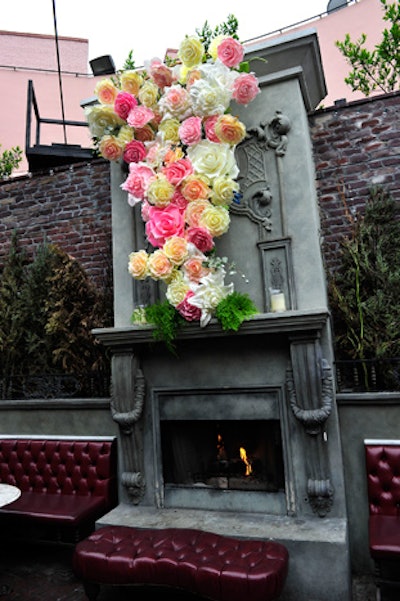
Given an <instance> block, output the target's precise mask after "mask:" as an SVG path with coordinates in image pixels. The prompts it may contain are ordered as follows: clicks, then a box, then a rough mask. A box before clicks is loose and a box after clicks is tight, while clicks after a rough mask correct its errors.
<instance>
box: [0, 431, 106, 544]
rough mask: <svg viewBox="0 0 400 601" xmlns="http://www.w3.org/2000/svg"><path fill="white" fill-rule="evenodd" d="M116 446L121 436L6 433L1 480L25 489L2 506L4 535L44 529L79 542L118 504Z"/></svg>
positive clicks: (0, 446)
mask: <svg viewBox="0 0 400 601" xmlns="http://www.w3.org/2000/svg"><path fill="white" fill-rule="evenodd" d="M116 445H117V441H116V438H115V437H98V438H91V437H74V438H71V437H55V436H48V437H43V436H40V437H37V436H33V437H26V436H25V437H19V436H0V482H3V483H6V484H12V485H14V486H17V487H19V488H20V489H21V491H22V493H21V496H20V497H19V499H17V500H16V501H14V502H13V503H11V504H9V505H6V506H4V507H2V508H0V528H1V531H2V538H4V536H5V534H6V531H8V532H9V534H10V536H12V537H13V538H24V534H25V535H27V536H25V538H28V537H29V535H28V532H29V531H41V534H40V536H42V532H46V533H49V532H51V533H54V532H56V534H55V536H56V538H58V539H59V540H60V542H62V540H61V539H62V538H63V536H66V537H67V538H68V537H69V538H70V541H66V542H76V541H77V540H79V539H80V538H83V537H84V536H87V534H89V533H90V532H93V530H94V528H95V521H96V520H97V519H99V518H100V517H101V516H102V515H104V514H105V513H107V512H108V511H109V510H111V509H112V508H113V507H115V506H116V504H117V447H116ZM46 533H45V534H43V538H47V534H46Z"/></svg>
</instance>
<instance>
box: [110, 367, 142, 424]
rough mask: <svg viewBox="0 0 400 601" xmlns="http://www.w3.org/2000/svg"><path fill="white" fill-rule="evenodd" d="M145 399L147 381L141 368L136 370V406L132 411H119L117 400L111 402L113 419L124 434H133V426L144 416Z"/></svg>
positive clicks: (134, 396)
mask: <svg viewBox="0 0 400 601" xmlns="http://www.w3.org/2000/svg"><path fill="white" fill-rule="evenodd" d="M144 397H145V380H144V375H143V372H142V370H141V369H140V368H138V369H137V370H136V377H135V388H134V395H133V398H134V406H133V409H132V410H131V411H125V412H122V411H117V410H116V408H115V400H114V399H113V400H112V401H111V415H112V418H113V420H114V421H115V422H117V424H118V425H119V427H120V428H121V430H122V432H123V433H124V434H131V432H132V429H133V424H134V423H135V422H137V421H138V419H139V418H140V416H141V415H142V411H143V405H144Z"/></svg>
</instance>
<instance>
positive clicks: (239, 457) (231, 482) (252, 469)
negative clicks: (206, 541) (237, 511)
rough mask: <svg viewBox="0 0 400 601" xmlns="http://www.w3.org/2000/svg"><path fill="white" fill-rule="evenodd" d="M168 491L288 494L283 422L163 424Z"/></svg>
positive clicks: (165, 476)
mask: <svg viewBox="0 0 400 601" xmlns="http://www.w3.org/2000/svg"><path fill="white" fill-rule="evenodd" d="M161 450H162V472H163V480H164V486H165V487H166V488H168V487H182V488H185V487H186V488H209V489H224V490H226V489H228V490H242V491H264V492H279V491H283V490H284V486H285V484H284V462H283V452H282V441H281V431H280V422H279V420H257V421H255V420H218V421H215V420H162V421H161Z"/></svg>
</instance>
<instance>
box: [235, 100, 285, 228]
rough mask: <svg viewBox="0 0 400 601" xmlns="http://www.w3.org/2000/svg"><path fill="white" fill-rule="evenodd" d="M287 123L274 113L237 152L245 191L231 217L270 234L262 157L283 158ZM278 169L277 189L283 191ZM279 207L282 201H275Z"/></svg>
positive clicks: (269, 204) (267, 183)
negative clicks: (271, 153) (270, 153)
mask: <svg viewBox="0 0 400 601" xmlns="http://www.w3.org/2000/svg"><path fill="white" fill-rule="evenodd" d="M289 130H290V120H289V118H288V117H286V116H285V115H283V114H282V113H281V112H280V111H276V113H275V117H274V118H273V119H272V120H271V121H269V122H268V121H261V122H260V125H258V126H257V127H253V128H249V129H248V131H247V133H246V138H245V140H244V141H243V142H242V143H241V144H239V146H238V147H237V149H236V159H237V163H238V167H239V171H240V175H239V179H238V181H239V183H240V188H241V189H242V190H244V194H243V198H242V200H241V202H240V203H239V204H235V203H232V205H231V211H232V213H234V214H239V215H240V214H244V215H246V216H247V217H249V219H251V220H252V221H253V222H255V223H257V224H260V225H261V226H262V227H263V228H264V229H265V230H266V231H267V232H270V231H272V229H273V224H272V208H271V207H272V202H273V201H274V197H273V194H272V191H271V188H270V181H269V177H268V169H267V164H266V157H265V154H266V152H267V151H270V150H271V149H272V150H275V155H276V156H277V157H282V156H283V155H284V154H285V152H286V148H287V144H288V135H287V134H288V132H289ZM281 175H282V174H281V173H280V169H278V180H279V189H280V190H281V189H282V182H281V181H280V179H281ZM275 201H276V202H278V203H282V202H283V199H282V198H277V199H275Z"/></svg>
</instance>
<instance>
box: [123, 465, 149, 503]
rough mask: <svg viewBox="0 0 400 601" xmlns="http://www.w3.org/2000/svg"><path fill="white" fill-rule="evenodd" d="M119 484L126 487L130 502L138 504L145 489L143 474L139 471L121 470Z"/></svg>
mask: <svg viewBox="0 0 400 601" xmlns="http://www.w3.org/2000/svg"><path fill="white" fill-rule="evenodd" d="M121 484H122V486H124V487H125V488H126V491H127V493H128V497H129V500H130V502H131V503H133V505H138V504H139V503H140V501H141V499H142V498H143V495H144V491H145V482H144V478H143V475H142V474H141V473H140V472H123V473H122V476H121Z"/></svg>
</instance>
